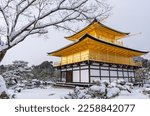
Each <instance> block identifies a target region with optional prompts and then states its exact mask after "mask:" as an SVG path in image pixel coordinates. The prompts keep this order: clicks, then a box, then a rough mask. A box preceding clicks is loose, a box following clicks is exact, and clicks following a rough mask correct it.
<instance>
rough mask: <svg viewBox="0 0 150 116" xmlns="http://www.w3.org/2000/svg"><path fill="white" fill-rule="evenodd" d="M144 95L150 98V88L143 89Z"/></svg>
mask: <svg viewBox="0 0 150 116" xmlns="http://www.w3.org/2000/svg"><path fill="white" fill-rule="evenodd" d="M143 94H145V95H147V96H149V97H150V88H144V89H143Z"/></svg>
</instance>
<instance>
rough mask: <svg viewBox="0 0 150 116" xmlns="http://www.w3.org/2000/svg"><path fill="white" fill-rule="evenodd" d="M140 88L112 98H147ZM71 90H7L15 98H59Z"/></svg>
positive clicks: (49, 88) (122, 92) (57, 88)
mask: <svg viewBox="0 0 150 116" xmlns="http://www.w3.org/2000/svg"><path fill="white" fill-rule="evenodd" d="M142 90H143V88H139V87H135V88H134V89H132V91H131V93H129V92H127V91H121V93H120V95H119V96H117V97H115V98H114V99H149V97H148V96H146V95H144V94H143V93H142ZM72 91H73V89H69V88H61V87H56V88H53V87H47V88H46V89H41V88H34V89H25V90H22V91H21V92H20V93H14V90H9V92H10V93H14V94H16V95H17V99H61V98H63V97H64V96H66V95H67V94H68V93H69V92H72Z"/></svg>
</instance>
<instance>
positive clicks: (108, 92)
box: [64, 80, 133, 99]
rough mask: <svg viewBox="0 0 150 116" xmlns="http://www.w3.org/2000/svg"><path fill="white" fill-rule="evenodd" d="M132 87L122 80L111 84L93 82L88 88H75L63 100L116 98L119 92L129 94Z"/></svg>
mask: <svg viewBox="0 0 150 116" xmlns="http://www.w3.org/2000/svg"><path fill="white" fill-rule="evenodd" d="M131 89H133V85H132V84H131V83H126V82H125V81H124V80H116V81H113V82H112V83H109V82H108V81H100V82H95V84H94V85H93V86H91V87H89V88H83V87H76V88H75V89H74V91H73V92H72V93H69V94H68V95H67V96H65V97H64V98H65V99H90V98H93V99H110V98H113V97H116V96H118V95H119V94H120V92H121V91H128V92H129V93H131Z"/></svg>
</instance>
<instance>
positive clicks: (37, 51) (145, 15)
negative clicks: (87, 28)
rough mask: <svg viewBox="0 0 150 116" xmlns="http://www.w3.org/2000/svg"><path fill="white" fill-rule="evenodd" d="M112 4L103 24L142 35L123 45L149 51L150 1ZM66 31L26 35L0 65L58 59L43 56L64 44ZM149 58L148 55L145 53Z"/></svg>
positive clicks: (128, 0)
mask: <svg viewBox="0 0 150 116" xmlns="http://www.w3.org/2000/svg"><path fill="white" fill-rule="evenodd" d="M108 1H109V2H110V4H111V5H112V6H113V9H112V11H111V12H112V13H111V16H110V17H109V18H108V19H107V20H105V21H104V22H103V24H105V25H107V26H110V27H112V28H114V29H117V30H120V31H123V32H130V33H131V34H134V33H138V32H141V33H142V34H140V35H136V36H132V37H128V38H125V39H124V44H125V46H127V47H130V48H134V49H138V50H145V51H150V15H149V12H150V0H108ZM68 34H69V33H65V32H61V31H57V30H55V29H53V28H51V29H49V34H48V35H47V38H46V37H45V38H44V37H42V36H41V37H36V36H34V37H29V38H27V39H26V40H25V41H23V42H22V43H20V44H19V45H17V46H16V47H14V48H12V49H11V50H9V51H8V52H7V54H6V56H5V57H4V59H3V61H2V62H1V64H10V63H11V62H12V61H14V60H24V61H28V62H29V64H30V65H33V64H40V63H41V62H43V61H46V60H48V61H58V59H57V58H54V57H49V56H47V52H51V51H53V50H57V49H59V48H61V47H63V46H65V45H67V44H68V43H70V42H69V41H68V40H66V39H65V38H64V36H67V35H68ZM144 57H145V58H148V59H150V54H148V55H145V56H144Z"/></svg>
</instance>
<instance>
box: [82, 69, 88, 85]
mask: <svg viewBox="0 0 150 116" xmlns="http://www.w3.org/2000/svg"><path fill="white" fill-rule="evenodd" d="M81 82H87V83H88V82H89V71H88V70H81Z"/></svg>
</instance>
